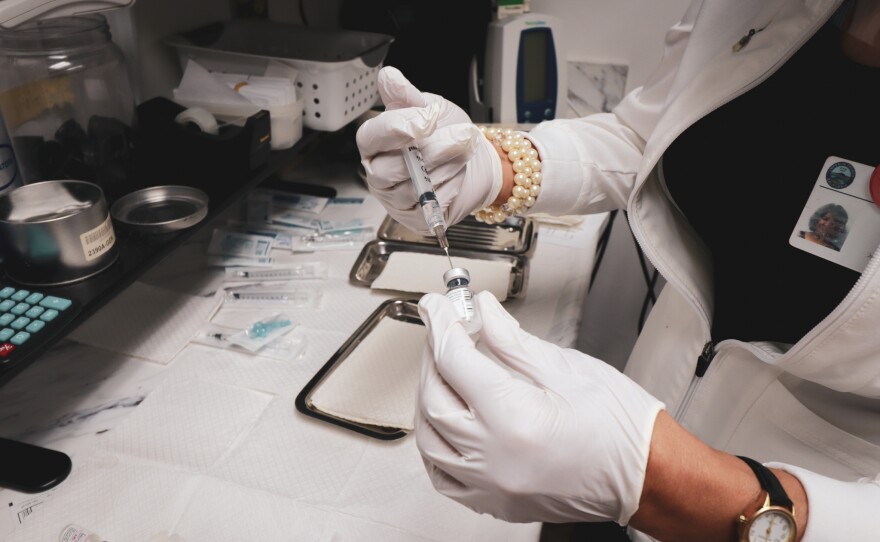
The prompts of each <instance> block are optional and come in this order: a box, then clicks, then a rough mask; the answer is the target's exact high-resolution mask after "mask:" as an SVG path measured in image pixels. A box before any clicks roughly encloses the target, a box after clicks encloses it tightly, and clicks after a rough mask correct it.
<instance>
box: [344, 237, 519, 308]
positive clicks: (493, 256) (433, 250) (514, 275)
mask: <svg viewBox="0 0 880 542" xmlns="http://www.w3.org/2000/svg"><path fill="white" fill-rule="evenodd" d="M377 247H392V248H395V249H401V250H405V251H409V252H420V253H424V254H436V255H445V253H444V252H443V250H442V249H441V248H439V247H432V246H430V245H421V244H418V243H402V242H399V241H384V240H381V239H374V240H372V241H369V242H368V243H366V244H365V245H364V247H363V248H362V249H361V252H360V254H358V257H357V259H356V260H355V262H354V265H352V267H351V271H350V272H349V281H351V282H352V283H353V284H356V285H359V286H364V287H367V288H369V287H370V286H372V284H373V282H372V281H371V280H366V279H365V278H362V277H361V276H360V275H359V274H358V271H359V270H360V268H361V267H362V266H363V265H364V263H365V262H366V260H367V258H368V257H370V256H371V255H373V254H374V253H375V252H376V251H377V250H378V248H377ZM392 252H393V250H392ZM449 254H450V256H460V257H464V258H472V259H478V260H499V259H500V260H509V261H512V262H513V266H512V267H511V281H510V283H509V286H508V289H507V299H518V298H521V297H523V296H524V295H525V293H526V287H527V285H528V278H529V258H528V256H527V255H525V254H510V253H506V252H480V251H475V250H460V249H453V248H451V247H450V249H449ZM413 295H417V294H413Z"/></svg>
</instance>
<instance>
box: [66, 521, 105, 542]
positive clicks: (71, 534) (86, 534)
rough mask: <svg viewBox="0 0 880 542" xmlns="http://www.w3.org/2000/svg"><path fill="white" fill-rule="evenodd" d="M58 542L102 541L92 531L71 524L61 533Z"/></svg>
mask: <svg viewBox="0 0 880 542" xmlns="http://www.w3.org/2000/svg"><path fill="white" fill-rule="evenodd" d="M58 542H102V540H101V538H100V537H99V536H98V535H96V534H95V533H93V532H92V531H90V530H88V529H84V528H82V527H80V526H79V525H74V524H72V523H71V524H70V525H68V526H67V527H65V528H64V530H63V531H61V535H60V536H59V537H58Z"/></svg>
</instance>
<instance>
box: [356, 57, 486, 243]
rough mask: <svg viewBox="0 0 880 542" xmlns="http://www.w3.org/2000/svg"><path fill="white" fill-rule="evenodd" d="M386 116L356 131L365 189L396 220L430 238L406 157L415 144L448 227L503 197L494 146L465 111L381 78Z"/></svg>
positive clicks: (392, 71)
mask: <svg viewBox="0 0 880 542" xmlns="http://www.w3.org/2000/svg"><path fill="white" fill-rule="evenodd" d="M377 84H378V85H379V96H380V97H381V98H382V102H384V104H385V109H386V110H385V111H384V112H383V113H381V114H379V115H378V116H376V117H374V118H372V119H369V120H368V121H366V122H364V123H363V124H362V125H361V127H360V128H359V129H358V131H357V136H356V139H357V145H358V149H359V150H360V153H361V163H362V164H363V165H364V169H365V170H366V173H367V186H368V188H369V190H370V192H371V193H372V194H373V195H375V196H376V197H377V198H378V199H379V201H380V202H382V205H384V206H385V209H386V210H387V211H388V214H390V215H391V216H392V217H393V218H394V219H395V220H397V221H398V222H400V223H401V224H403V225H404V226H406V227H408V228H410V229H411V230H413V231H418V232H422V233H426V232H428V227H427V225H426V224H425V218H424V215H422V212H421V210H420V209H419V207H418V197H417V196H416V193H415V190H414V189H413V187H412V182H411V180H410V177H409V173H408V172H407V169H406V164H405V163H404V161H403V155H402V153H401V150H402V149H403V148H404V146H406V145H408V144H411V143H413V141H415V142H416V144H417V145H418V146H419V149H420V150H421V154H422V158H423V159H424V161H425V166H426V168H427V170H428V176H429V177H430V178H431V183H432V184H433V185H434V193H435V194H437V199H438V200H439V202H440V206H441V208H442V209H443V213H444V215H445V217H446V221H447V223H448V225H450V226H451V225H452V224H455V223H457V222H459V221H461V220H462V219H463V218H465V217H466V216H467V215H469V214H470V213H471V212H473V211H475V210H476V209H479V208H481V207H484V206H486V205H488V204H489V203H492V202H493V201H494V200H495V198H496V197H497V196H498V193H499V192H500V191H501V183H502V173H501V162H500V157H499V156H498V153H497V151H496V150H495V148H494V146H493V145H492V144H491V143H490V142H489V141H488V140H487V139H486V138H485V137H484V136H483V135H482V134H481V133H480V130H479V128H477V127H476V126H475V125H474V124H473V123H472V122H471V120H470V118H469V117H468V116H467V113H465V112H464V111H463V110H462V109H461V108H460V107H458V106H457V105H455V104H454V103H452V102H450V101H449V100H446V99H444V98H442V97H441V96H437V95H436V94H430V93H427V92H419V90H418V89H416V88H415V87H414V86H413V85H412V83H410V82H409V81H408V80H407V79H406V78H405V77H404V76H403V74H402V73H400V70H398V69H397V68H393V67H390V66H387V67H385V68H382V69H381V70H380V71H379V79H378V83H377Z"/></svg>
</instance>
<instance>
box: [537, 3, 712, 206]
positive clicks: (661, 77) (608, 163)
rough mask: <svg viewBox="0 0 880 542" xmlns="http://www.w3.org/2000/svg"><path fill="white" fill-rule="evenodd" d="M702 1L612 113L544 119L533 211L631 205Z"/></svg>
mask: <svg viewBox="0 0 880 542" xmlns="http://www.w3.org/2000/svg"><path fill="white" fill-rule="evenodd" d="M701 4H702V2H701V1H700V0H697V1H695V2H693V3H692V4H691V6H690V7H689V8H688V10H687V12H686V13H685V15H684V17H683V18H682V20H681V21H680V22H679V23H678V24H676V25H675V26H673V27H672V28H671V29H670V30H669V31H668V32H667V33H666V39H665V49H664V53H663V57H662V60H661V62H660V64H659V65H658V66H657V68H656V69H655V70H654V72H653V73H652V75H651V76H650V77H649V79H648V81H647V82H646V83H645V85H644V86H642V87H639V88H636V89H635V90H633V91H631V92H630V93H628V94H627V95H626V96H625V97H624V99H623V100H622V101H621V103H620V104H618V106H617V107H615V108H614V110H613V111H612V112H610V113H597V114H594V115H589V116H586V117H582V118H579V119H559V120H553V121H547V122H542V123H540V124H538V125H537V126H535V127H534V128H533V129H532V130H531V132H530V133H529V139H530V140H531V141H532V143H533V144H534V146H535V148H536V149H537V150H538V153H539V156H540V157H541V162H542V166H543V168H542V172H543V182H542V186H541V194H540V196H539V197H538V198H537V202H536V203H535V205H534V206H533V207H532V208H531V209H530V212H531V213H549V214H554V215H569V214H588V213H599V212H605V211H610V210H612V209H621V208H624V207H626V203H627V200H628V199H629V195H630V193H631V192H632V190H633V187H634V185H635V181H636V176H637V173H638V170H639V166H640V164H641V161H642V154H643V152H644V148H645V141H646V140H647V139H648V137H649V136H650V135H651V131H652V130H653V128H654V126H656V124H657V121H658V120H659V118H660V117H661V116H662V114H663V111H664V108H665V105H666V103H667V100H668V97H669V96H668V95H669V90H670V88H672V86H673V83H674V80H675V75H676V72H677V69H678V65H679V61H680V59H681V56H682V54H683V53H684V50H685V47H686V45H687V41H688V38H689V36H690V33H691V29H692V28H693V22H694V19H696V15H697V12H698V11H699V8H700V5H701Z"/></svg>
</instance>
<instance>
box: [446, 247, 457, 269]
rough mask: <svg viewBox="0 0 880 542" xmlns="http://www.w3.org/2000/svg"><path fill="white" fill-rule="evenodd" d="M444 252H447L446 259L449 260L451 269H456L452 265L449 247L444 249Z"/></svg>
mask: <svg viewBox="0 0 880 542" xmlns="http://www.w3.org/2000/svg"><path fill="white" fill-rule="evenodd" d="M443 250H445V251H446V259H448V260H449V269H454V268H455V266H454V265H453V264H452V257H451V256H450V255H449V247H444V248H443Z"/></svg>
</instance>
